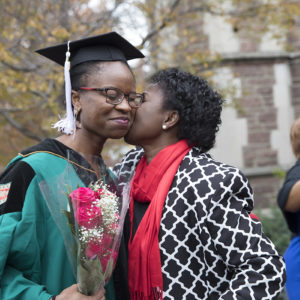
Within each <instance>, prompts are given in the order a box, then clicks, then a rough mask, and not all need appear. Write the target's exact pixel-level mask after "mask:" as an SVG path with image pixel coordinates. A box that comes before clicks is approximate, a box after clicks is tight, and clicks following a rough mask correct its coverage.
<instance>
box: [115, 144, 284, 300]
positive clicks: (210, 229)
mask: <svg viewBox="0 0 300 300" xmlns="http://www.w3.org/2000/svg"><path fill="white" fill-rule="evenodd" d="M142 154H143V151H142V150H141V149H138V148H136V149H133V150H131V151H130V152H129V153H128V154H127V155H126V156H125V157H124V159H123V160H122V162H121V163H120V164H118V165H117V166H116V167H115V168H114V171H115V172H116V174H117V176H118V177H119V179H120V181H121V182H125V181H128V179H129V178H131V177H132V174H133V173H134V170H135V167H136V165H137V163H138V162H139V160H140V158H141V157H142ZM252 208H253V194H252V189H251V187H250V185H249V183H248V181H247V179H246V178H245V176H244V175H243V174H242V173H241V172H240V171H239V170H238V169H237V168H235V167H231V166H228V165H226V164H223V163H220V162H217V161H215V160H214V159H212V158H211V156H210V155H209V154H206V153H201V151H200V150H199V148H196V147H194V148H192V149H191V151H190V152H189V153H188V154H187V155H186V156H185V158H184V159H183V161H182V163H181V165H180V167H179V169H178V171H177V173H176V175H175V177H174V180H173V183H172V185H171V188H170V191H169V193H168V195H167V198H166V202H165V206H164V209H163V213H162V219H161V227H160V233H159V247H160V254H161V263H162V274H163V298H164V300H169V299H175V300H177V299H178V300H179V299H180V300H182V299H185V300H194V299H211V300H216V299H219V300H220V299H222V300H233V299H239V300H247V299H253V300H254V299H255V300H257V299H266V300H271V299H276V298H277V296H278V295H279V293H280V291H281V290H282V288H283V286H284V283H285V277H286V275H285V264H284V261H283V258H282V257H281V256H280V255H279V254H278V253H277V251H276V250H275V248H274V245H273V244H272V242H271V241H270V240H269V239H268V238H267V237H266V236H265V235H264V234H263V232H262V226H261V223H260V222H259V221H257V220H253V219H252V218H251V217H250V216H249V214H250V212H251V210H252Z"/></svg>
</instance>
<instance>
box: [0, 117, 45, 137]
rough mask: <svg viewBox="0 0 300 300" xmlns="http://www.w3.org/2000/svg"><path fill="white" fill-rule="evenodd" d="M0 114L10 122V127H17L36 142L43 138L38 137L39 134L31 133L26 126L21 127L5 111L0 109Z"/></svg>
mask: <svg viewBox="0 0 300 300" xmlns="http://www.w3.org/2000/svg"><path fill="white" fill-rule="evenodd" d="M1 114H2V116H3V117H4V118H5V119H6V120H7V121H8V122H9V123H10V124H11V126H12V127H14V128H15V129H17V130H18V131H19V132H20V133H22V134H23V135H25V136H27V137H28V138H30V139H33V140H36V141H38V142H40V141H41V140H43V137H40V136H38V135H36V134H34V133H32V132H31V131H30V130H28V129H27V128H25V127H23V126H22V125H21V124H20V123H18V122H17V121H15V120H14V119H13V118H11V117H10V115H9V114H8V113H7V112H3V111H2V112H1Z"/></svg>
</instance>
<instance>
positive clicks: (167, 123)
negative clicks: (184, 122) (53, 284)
mask: <svg viewBox="0 0 300 300" xmlns="http://www.w3.org/2000/svg"><path fill="white" fill-rule="evenodd" d="M178 122H179V114H178V111H177V110H169V111H167V112H166V117H165V120H164V123H163V129H168V128H173V127H175V126H176V125H177V124H178Z"/></svg>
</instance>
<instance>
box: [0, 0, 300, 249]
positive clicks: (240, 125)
mask: <svg viewBox="0 0 300 300" xmlns="http://www.w3.org/2000/svg"><path fill="white" fill-rule="evenodd" d="M0 3H1V9H0V72H1V76H0V145H1V146H0V170H1V169H3V168H4V167H5V165H6V164H7V163H8V162H9V160H10V159H11V158H12V157H14V156H15V154H16V153H17V152H19V151H20V150H22V149H23V148H25V147H28V146H30V145H33V144H35V143H37V142H38V141H40V140H42V139H44V138H45V137H49V136H50V137H55V136H56V135H57V132H56V131H54V130H53V129H51V124H53V123H54V122H55V121H56V120H57V118H58V115H63V114H64V88H63V70H62V68H61V67H59V66H56V65H55V64H54V63H52V62H50V61H47V60H46V59H43V58H42V57H40V56H39V55H37V54H35V53H34V50H36V49H38V48H41V47H44V46H48V45H53V44H57V43H61V42H64V41H67V40H72V39H78V38H80V37H86V36H90V35H95V34H101V33H105V32H108V31H112V30H114V31H117V32H118V33H120V34H121V35H123V36H124V37H125V38H127V39H129V40H130V42H131V43H133V44H134V45H135V46H138V47H139V48H140V49H141V50H142V52H143V53H144V54H145V55H146V59H144V60H138V61H137V62H135V61H133V62H132V63H130V64H131V66H132V67H133V69H134V72H135V74H136V76H137V81H138V91H142V90H143V86H144V81H145V78H146V77H147V76H149V75H150V74H151V73H152V72H154V71H156V70H157V69H159V68H164V67H170V66H177V67H180V68H182V69H184V70H187V71H190V72H192V73H194V74H197V75H199V76H202V77H204V78H206V79H207V80H208V81H209V82H210V83H211V84H212V85H213V86H214V87H215V88H216V89H218V90H219V92H221V93H222V94H223V95H224V98H225V99H226V100H227V101H226V106H225V108H224V111H223V115H222V120H223V124H222V126H221V129H220V132H219V133H218V136H217V140H216V145H215V147H214V149H213V150H212V151H211V154H212V155H213V156H214V157H215V158H216V159H217V160H221V161H223V162H225V163H228V164H232V165H235V166H237V167H239V168H240V169H241V170H242V171H243V172H244V173H245V175H246V176H247V177H248V178H249V180H250V183H251V185H252V187H253V190H254V194H255V209H256V211H257V213H258V214H259V216H260V217H261V219H262V222H263V223H264V227H265V231H266V232H267V233H268V231H270V233H268V234H270V236H271V238H272V239H273V241H274V243H275V244H276V246H277V247H279V248H280V251H281V252H282V251H284V249H285V246H286V244H287V243H288V240H289V233H288V231H287V229H286V226H285V223H284V221H283V219H282V217H281V214H280V212H279V211H278V209H277V206H276V195H277V192H278V190H279V188H280V186H281V184H282V180H283V178H284V176H285V172H286V170H287V169H288V168H289V167H291V166H292V164H293V162H294V161H295V158H294V156H293V154H292V152H291V147H290V142H289V129H290V125H291V123H292V122H293V120H294V119H295V118H297V117H299V116H300V1H298V0H295V1H290V0H256V1H251V0H228V1H227V0H207V1H206V0H203V1H197V0H147V1H146V0H144V1H143V0H136V1H135V0H116V1H113V0H110V1H101V0H92V1H91V0H90V1H87V0H76V1H73V0H51V1H50V0H9V1H8V0H0ZM128 149H130V147H129V146H127V145H126V144H125V143H124V142H123V141H119V140H117V141H112V140H111V141H109V142H108V143H107V145H106V148H105V151H104V159H105V161H106V163H107V164H108V165H109V166H112V165H113V164H114V163H116V162H117V161H119V160H120V158H121V157H122V155H123V154H124V153H125V152H126V151H127V150H128ZM268 222H269V223H270V224H271V226H269V225H268V224H269V223H268ZM268 226H269V227H268ZM268 228H270V229H268Z"/></svg>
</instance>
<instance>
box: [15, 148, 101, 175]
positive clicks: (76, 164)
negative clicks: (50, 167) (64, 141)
mask: <svg viewBox="0 0 300 300" xmlns="http://www.w3.org/2000/svg"><path fill="white" fill-rule="evenodd" d="M35 153H48V154H52V155H55V156H57V157H60V158H62V159H64V160H66V161H69V162H70V163H71V164H73V165H75V166H77V167H79V168H82V169H84V170H86V171H89V172H91V173H94V174H97V173H96V171H94V170H92V169H89V168H86V167H84V166H82V165H80V164H78V163H76V162H74V161H71V160H68V159H67V158H65V157H63V156H62V155H59V154H57V153H53V152H51V151H34V152H30V153H28V154H25V155H24V154H22V153H18V155H20V156H22V157H27V156H29V155H31V154H35Z"/></svg>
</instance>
